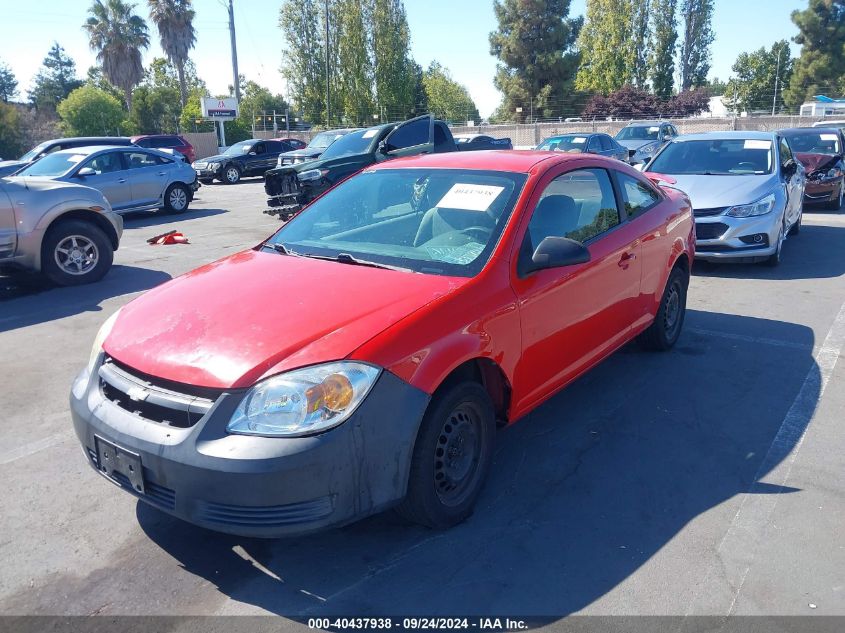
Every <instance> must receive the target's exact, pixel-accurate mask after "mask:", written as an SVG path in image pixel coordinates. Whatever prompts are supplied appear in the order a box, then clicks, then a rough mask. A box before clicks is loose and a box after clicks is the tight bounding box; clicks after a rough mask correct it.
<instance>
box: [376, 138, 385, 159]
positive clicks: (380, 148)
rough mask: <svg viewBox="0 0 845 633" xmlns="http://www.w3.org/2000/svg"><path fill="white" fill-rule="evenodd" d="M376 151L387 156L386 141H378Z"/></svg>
mask: <svg viewBox="0 0 845 633" xmlns="http://www.w3.org/2000/svg"><path fill="white" fill-rule="evenodd" d="M376 151H377V152H378V153H379V154H382V155H384V156H387V141H379V144H378V147H377V148H376Z"/></svg>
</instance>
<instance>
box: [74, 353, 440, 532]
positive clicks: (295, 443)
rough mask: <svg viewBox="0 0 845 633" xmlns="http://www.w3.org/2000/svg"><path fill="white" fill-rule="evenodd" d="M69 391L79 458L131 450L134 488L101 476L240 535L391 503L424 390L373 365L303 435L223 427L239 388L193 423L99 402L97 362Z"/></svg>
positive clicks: (402, 478) (401, 480) (337, 521)
mask: <svg viewBox="0 0 845 633" xmlns="http://www.w3.org/2000/svg"><path fill="white" fill-rule="evenodd" d="M94 376H95V378H94V379H92V378H91V375H89V374H88V372H87V370H84V371H83V372H82V373H81V374H80V375H79V376H78V377H77V378H76V380H75V382H74V384H73V388H72V391H71V396H70V408H71V416H72V419H73V426H74V430H75V432H76V435H77V437H78V439H79V441H80V442H81V443H82V446H83V448H84V450H85V455H86V459H87V460H88V463H89V464H90V465H91V466H92V467H93V468H94V469H96V470H97V471H98V472H100V474H101V475H103V476H106V475H105V474H104V473H103V472H102V471H101V468H100V463H99V457H98V443H99V446H100V447H102V446H103V442H108V443H110V444H113V445H115V446H117V447H118V448H120V449H124V450H126V451H129V452H130V453H134V454H136V455H138V456H139V457H140V462H141V467H142V472H143V482H144V484H143V491H141V492H139V491H137V490H135V489H134V488H133V485H132V484H131V483H130V481H129V478H128V476H126V475H124V474H123V473H119V472H117V471H114V472H113V473H112V476H111V477H107V478H108V479H109V480H110V481H112V483H115V484H116V485H118V486H120V487H121V488H123V489H124V490H126V491H127V492H129V493H130V494H133V495H134V496H136V497H138V498H139V499H140V500H142V501H144V502H145V503H148V504H150V505H152V506H155V507H157V508H159V509H160V510H163V511H165V512H168V513H170V514H172V515H174V516H176V517H179V518H181V519H184V520H185V521H188V522H190V523H194V524H196V525H199V526H202V527H205V528H209V529H212V530H217V531H220V532H228V533H231V534H238V535H242V536H256V537H278V536H290V535H297V534H304V533H308V532H313V531H316V530H320V529H323V528H327V527H331V526H338V525H342V524H345V523H349V522H351V521H354V520H357V519H360V518H363V517H365V516H368V515H370V514H373V513H375V512H378V511H380V510H382V509H384V508H387V507H389V506H391V505H393V504H395V503H396V502H398V501H399V500H401V499H402V498H403V497H404V495H405V492H406V489H407V480H408V473H409V468H410V460H411V454H412V452H413V446H414V441H415V439H416V434H417V431H418V428H419V424H420V420H421V419H422V416H423V413H424V411H425V408H426V406H427V404H428V400H429V396H428V395H427V394H425V393H424V392H422V391H420V390H418V389H416V388H414V387H412V386H411V385H409V384H407V383H405V382H404V381H402V380H400V379H399V378H397V377H396V376H394V375H393V374H390V373H388V372H386V371H385V372H382V375H381V376H380V377H379V379H378V382H377V383H376V385H375V386H374V387H373V389H372V391H371V392H370V394H369V395H368V396H367V398H366V400H365V401H364V402H363V403H362V404H361V406H360V407H359V409H358V410H357V411H356V412H355V413H354V414H353V416H352V417H351V418H350V419H348V420H347V421H346V422H344V423H343V424H341V425H339V426H337V427H335V428H333V429H331V430H329V431H327V432H325V433H322V434H320V435H316V436H313V437H306V438H267V437H251V436H245V435H230V434H227V433H226V428H225V427H226V424H227V422H228V420H229V418H230V417H231V414H232V412H233V411H234V409H235V407H236V406H237V404H238V403H239V402H240V400H241V398H242V396H243V392H231V393H223V394H222V395H221V396H220V397H219V398H218V399H217V400H216V401H215V403H214V405H213V407H212V408H211V409H210V410H209V411H208V413H206V414H205V415H204V416H203V417H202V418H201V419H200V420H199V422H197V423H196V424H195V425H194V426H193V427H190V428H176V427H173V426H169V425H167V424H163V423H158V422H154V421H151V420H145V419H143V418H141V417H140V416H138V415H136V414H134V413H131V412H129V411H127V410H125V409H124V408H122V407H120V406H118V404H116V403H115V402H113V401H111V400H108V399H107V398H106V397H105V396H104V394H103V391H102V388H101V383H100V380H99V377H98V376H97V369H96V368H95V371H94Z"/></svg>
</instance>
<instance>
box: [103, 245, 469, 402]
mask: <svg viewBox="0 0 845 633" xmlns="http://www.w3.org/2000/svg"><path fill="white" fill-rule="evenodd" d="M465 282H466V279H463V278H454V277H442V276H437V275H422V274H414V273H404V272H398V271H391V270H382V269H376V268H368V267H364V266H352V265H345V264H339V263H336V262H331V261H322V260H315V259H308V258H302V257H293V256H285V255H280V254H275V253H267V252H260V251H246V252H242V253H238V254H236V255H232V256H230V257H227V258H225V259H222V260H220V261H217V262H214V263H212V264H208V265H207V266H203V267H202V268H198V269H197V270H194V271H192V272H190V273H187V274H186V275H183V276H181V277H178V278H177V279H174V280H172V281H169V282H167V283H165V284H163V285H161V286H159V287H158V288H155V289H153V290H151V291H149V292H147V293H146V294H144V295H142V296H141V297H139V298H137V299H135V300H134V301H132V302H131V303H129V304H127V305H126V307H124V308H123V310H122V311H121V312H120V316H119V317H118V319H117V321H116V322H115V324H114V327H113V329H112V331H111V333H110V334H109V335H108V337H107V338H106V341H105V344H104V349H105V351H106V352H107V353H108V354H109V355H111V356H112V357H114V358H115V359H117V360H118V361H120V362H122V363H124V364H126V365H128V366H129V367H131V368H133V369H135V370H137V371H140V372H142V373H144V374H148V375H150V376H155V377H157V378H162V379H165V380H172V381H175V382H179V383H186V384H190V385H196V386H201V387H210V388H219V389H228V388H240V387H248V386H250V385H252V384H254V383H255V382H256V381H258V380H259V379H260V378H262V377H263V376H269V375H273V374H276V373H279V372H281V371H286V370H289V369H294V368H296V367H302V366H305V365H311V364H314V363H321V362H327V361H332V360H338V359H343V358H346V357H348V356H349V355H350V354H351V353H352V352H354V351H355V350H356V349H357V348H358V347H360V346H361V345H363V344H364V343H366V342H367V341H369V340H370V339H372V338H373V337H374V336H377V335H378V334H379V333H381V332H382V331H384V330H385V329H386V328H388V327H389V326H391V325H393V324H395V323H397V322H398V321H399V320H401V319H402V318H404V317H405V316H407V315H409V314H411V313H412V312H414V311H416V310H418V309H419V308H421V307H423V306H424V305H426V304H428V303H430V302H431V301H434V300H436V299H438V298H440V297H443V296H445V295H447V294H449V293H451V292H453V291H454V290H456V289H457V288H458V287H460V286H461V285H463V284H464V283H465Z"/></svg>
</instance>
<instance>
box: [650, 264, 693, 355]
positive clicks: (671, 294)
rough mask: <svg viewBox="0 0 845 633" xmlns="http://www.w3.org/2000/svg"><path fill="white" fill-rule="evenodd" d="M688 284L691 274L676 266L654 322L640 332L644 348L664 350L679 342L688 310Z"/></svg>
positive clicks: (667, 283) (664, 291)
mask: <svg viewBox="0 0 845 633" xmlns="http://www.w3.org/2000/svg"><path fill="white" fill-rule="evenodd" d="M688 285H689V275H688V274H687V273H685V272H684V271H683V270H681V269H680V268H674V269H673V270H672V272H671V273H670V275H669V280H668V281H667V282H666V288H665V289H664V290H663V297H662V298H661V299H660V307H659V308H658V309H657V316H656V317H655V318H654V323H652V324H651V325H650V326H649V327H648V329H647V330H646V331H645V332H643V333H642V334H640V338H639V341H640V344H641V345H642V346H643V347H644V348H646V349H650V350H654V351H658V352H663V351H666V350H668V349H671V348H672V347H673V346H674V345H675V343H677V341H678V338H679V337H680V336H681V329H682V328H683V326H684V317H685V316H686V312H687V286H688Z"/></svg>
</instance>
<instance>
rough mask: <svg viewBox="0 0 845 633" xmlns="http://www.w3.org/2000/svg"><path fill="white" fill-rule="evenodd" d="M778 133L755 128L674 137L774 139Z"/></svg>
mask: <svg viewBox="0 0 845 633" xmlns="http://www.w3.org/2000/svg"><path fill="white" fill-rule="evenodd" d="M776 136H777V134H776V133H775V132H758V131H754V130H726V131H724V132H701V133H699V134H681V135H680V136H677V137H675V138H674V139H672V142H673V143H674V142H675V141H709V140H711V139H737V140H749V141H751V140H760V141H773V140H774V139H775V137H776Z"/></svg>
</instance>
